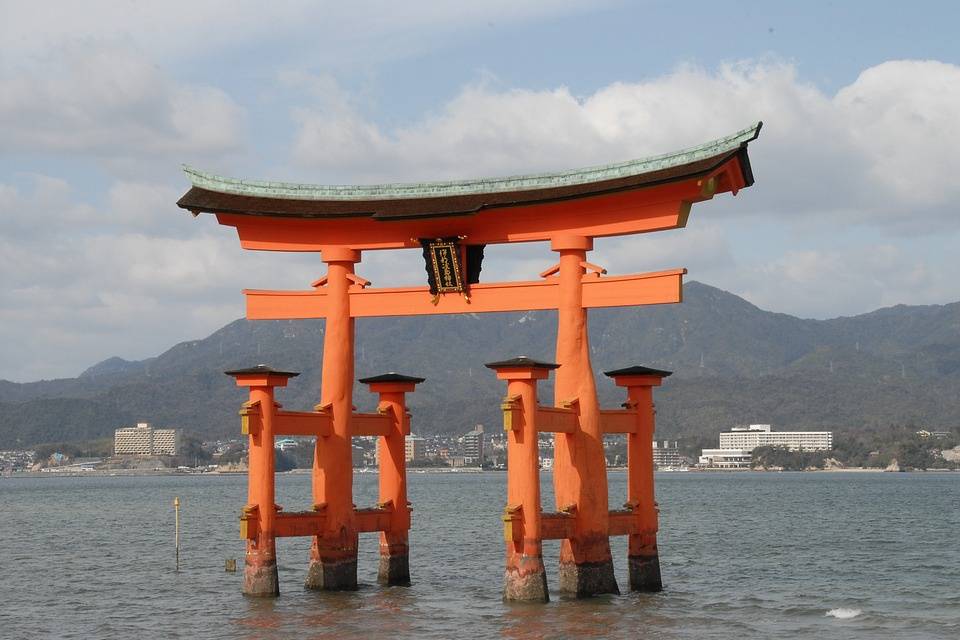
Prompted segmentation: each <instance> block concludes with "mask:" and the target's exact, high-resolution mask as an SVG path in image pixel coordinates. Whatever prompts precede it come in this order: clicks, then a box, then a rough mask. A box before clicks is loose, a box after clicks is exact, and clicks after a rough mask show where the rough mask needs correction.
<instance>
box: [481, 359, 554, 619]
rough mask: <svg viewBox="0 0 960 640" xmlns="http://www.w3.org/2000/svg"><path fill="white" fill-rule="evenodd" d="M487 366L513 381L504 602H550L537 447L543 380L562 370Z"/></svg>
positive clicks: (541, 365)
mask: <svg viewBox="0 0 960 640" xmlns="http://www.w3.org/2000/svg"><path fill="white" fill-rule="evenodd" d="M486 366H487V367H490V368H491V369H493V370H495V371H496V372H497V378H499V379H500V380H506V381H507V397H506V399H505V400H504V403H503V410H504V429H505V430H506V431H507V507H506V509H505V510H504V515H503V520H504V539H505V542H506V571H505V572H504V576H503V599H504V600H507V601H513V602H547V601H548V600H549V599H550V596H549V593H548V591H547V574H546V571H545V570H544V567H543V540H542V537H541V520H542V518H541V512H540V466H539V463H540V455H539V454H540V451H539V447H538V445H537V425H536V415H537V381H538V380H542V379H544V378H546V377H548V376H549V375H550V371H551V370H552V369H556V368H557V366H558V365H555V364H550V363H545V362H537V361H535V360H531V359H529V358H526V357H524V356H521V357H519V358H514V359H513V360H506V361H503V362H492V363H490V364H488V365H486Z"/></svg>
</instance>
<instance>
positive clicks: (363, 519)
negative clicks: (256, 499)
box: [240, 507, 393, 540]
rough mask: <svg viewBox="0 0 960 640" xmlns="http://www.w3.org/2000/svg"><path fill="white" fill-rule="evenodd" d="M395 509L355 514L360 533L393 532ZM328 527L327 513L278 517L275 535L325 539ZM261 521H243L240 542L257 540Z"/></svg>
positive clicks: (253, 518) (245, 518) (248, 518)
mask: <svg viewBox="0 0 960 640" xmlns="http://www.w3.org/2000/svg"><path fill="white" fill-rule="evenodd" d="M392 516H393V509H390V508H379V507H371V508H368V509H356V510H355V511H354V524H355V525H356V530H357V532H358V533H370V532H373V531H390V530H391V529H392V528H393V526H392ZM326 523H327V514H326V513H324V512H323V511H291V512H290V513H283V512H280V513H277V514H276V516H275V520H274V535H275V536H276V537H278V538H296V537H303V536H316V535H322V534H323V532H324V530H325V528H326ZM259 525H260V521H259V519H258V517H257V516H256V514H255V513H253V514H250V515H245V516H242V517H241V518H240V538H241V539H246V540H254V539H256V537H257V534H258V533H259V530H260V527H259Z"/></svg>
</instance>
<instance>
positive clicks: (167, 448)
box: [113, 422, 180, 456]
mask: <svg viewBox="0 0 960 640" xmlns="http://www.w3.org/2000/svg"><path fill="white" fill-rule="evenodd" d="M179 449H180V430H179V429H154V428H153V427H151V426H150V423H149V422H139V423H137V426H135V427H123V428H120V429H117V430H116V431H114V433H113V453H114V455H118V456H123V455H134V456H175V455H177V451H178V450H179Z"/></svg>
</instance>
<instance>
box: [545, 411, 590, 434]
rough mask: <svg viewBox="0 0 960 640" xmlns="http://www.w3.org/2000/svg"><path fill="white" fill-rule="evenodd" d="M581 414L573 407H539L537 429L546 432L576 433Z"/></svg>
mask: <svg viewBox="0 0 960 640" xmlns="http://www.w3.org/2000/svg"><path fill="white" fill-rule="evenodd" d="M579 423H580V415H579V414H578V413H577V412H576V411H575V410H573V409H562V408H558V407H537V431H540V432H544V433H574V432H575V431H576V430H577V425H578V424H579Z"/></svg>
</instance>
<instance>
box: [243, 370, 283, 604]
mask: <svg viewBox="0 0 960 640" xmlns="http://www.w3.org/2000/svg"><path fill="white" fill-rule="evenodd" d="M227 375H229V376H233V377H234V378H235V379H236V381H237V385H238V386H241V387H248V388H249V389H250V399H249V401H248V402H246V403H245V404H244V406H243V409H242V410H241V412H240V415H241V416H242V417H243V419H244V421H245V425H246V426H247V431H248V433H249V455H248V463H247V466H248V469H249V471H248V473H247V504H246V506H245V507H244V508H243V511H244V515H243V517H244V519H252V520H254V521H255V522H256V527H257V535H256V536H255V537H254V538H252V539H248V540H247V552H246V557H245V559H244V567H243V593H244V594H245V595H248V596H277V595H280V582H279V576H278V573H277V547H276V530H275V524H276V516H277V506H276V502H275V501H276V497H275V496H276V491H275V488H274V466H275V465H274V451H273V441H274V426H273V418H274V415H275V414H276V405H275V400H274V393H273V389H274V387H283V386H286V384H287V380H289V379H290V378H292V377H294V376H296V375H298V374H296V373H292V372H286V371H275V370H273V369H271V368H270V367H267V366H265V365H258V366H256V367H251V368H249V369H238V370H236V371H227ZM254 415H256V417H258V418H259V419H258V420H253V421H251V420H250V418H251V417H252V416H254ZM251 423H253V424H255V425H256V427H255V428H250V427H249V425H250V424H251Z"/></svg>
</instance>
